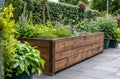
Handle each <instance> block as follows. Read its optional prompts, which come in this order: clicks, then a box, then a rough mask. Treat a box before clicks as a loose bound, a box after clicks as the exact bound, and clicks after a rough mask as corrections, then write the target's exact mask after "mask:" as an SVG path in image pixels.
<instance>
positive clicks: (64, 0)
mask: <svg viewBox="0 0 120 79" xmlns="http://www.w3.org/2000/svg"><path fill="white" fill-rule="evenodd" d="M79 1H83V2H85V3H88V0H59V2H62V3H67V4H72V5H77V3H78V2H79Z"/></svg>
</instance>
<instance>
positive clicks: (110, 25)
mask: <svg viewBox="0 0 120 79" xmlns="http://www.w3.org/2000/svg"><path fill="white" fill-rule="evenodd" d="M96 26H97V27H98V29H99V31H100V32H104V35H105V36H104V48H105V49H107V48H108V47H109V43H110V39H112V33H113V34H114V31H115V29H116V28H117V21H116V20H115V19H114V18H112V17H111V16H110V15H106V16H105V17H99V18H98V19H97V20H96Z"/></svg>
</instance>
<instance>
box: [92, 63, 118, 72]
mask: <svg viewBox="0 0 120 79" xmlns="http://www.w3.org/2000/svg"><path fill="white" fill-rule="evenodd" d="M94 68H95V69H99V70H104V71H110V72H117V71H118V70H119V68H117V67H111V66H107V65H104V64H99V65H97V66H95V67H94Z"/></svg>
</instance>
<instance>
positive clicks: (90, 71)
mask: <svg viewBox="0 0 120 79" xmlns="http://www.w3.org/2000/svg"><path fill="white" fill-rule="evenodd" d="M34 79H120V44H119V47H118V48H109V49H105V50H104V52H103V53H101V54H99V55H96V56H94V57H92V58H90V59H87V60H85V61H83V62H81V63H79V64H76V65H74V66H71V67H69V68H67V69H65V70H63V71H60V72H59V73H56V74H55V75H54V76H47V75H42V76H40V77H39V76H37V74H35V75H34Z"/></svg>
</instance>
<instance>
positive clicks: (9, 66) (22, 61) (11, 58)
mask: <svg viewBox="0 0 120 79" xmlns="http://www.w3.org/2000/svg"><path fill="white" fill-rule="evenodd" d="M13 10H14V8H13V7H12V5H10V6H8V7H4V9H3V12H1V13H0V36H1V37H2V38H1V39H2V50H3V57H4V72H5V77H7V76H9V77H13V76H15V75H17V76H18V75H19V74H21V73H23V72H26V73H27V74H28V75H29V74H30V72H32V73H35V71H38V72H40V73H39V74H41V73H42V71H41V69H40V67H41V68H42V67H43V68H44V63H45V62H44V60H43V59H42V58H40V52H39V51H38V50H36V49H34V47H31V46H30V45H29V44H28V43H25V44H23V43H21V42H19V41H17V40H16V39H15V38H14V33H17V32H16V31H15V29H14V28H13V25H14V20H12V19H11V18H12V17H13V13H12V11H13Z"/></svg>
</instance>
